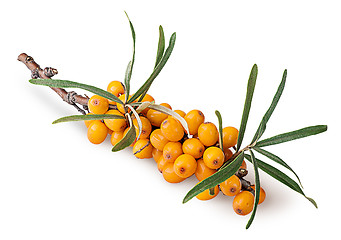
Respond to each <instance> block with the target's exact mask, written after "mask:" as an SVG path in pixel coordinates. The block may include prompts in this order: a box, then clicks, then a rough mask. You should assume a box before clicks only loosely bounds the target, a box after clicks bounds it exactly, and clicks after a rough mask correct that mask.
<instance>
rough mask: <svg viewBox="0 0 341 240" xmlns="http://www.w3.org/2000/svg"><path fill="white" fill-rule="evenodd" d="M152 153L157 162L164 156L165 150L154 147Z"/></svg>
mask: <svg viewBox="0 0 341 240" xmlns="http://www.w3.org/2000/svg"><path fill="white" fill-rule="evenodd" d="M152 155H153V159H154V160H155V162H156V163H158V162H159V160H160V158H161V157H162V156H163V152H162V151H160V150H159V149H157V148H155V147H153V151H152Z"/></svg>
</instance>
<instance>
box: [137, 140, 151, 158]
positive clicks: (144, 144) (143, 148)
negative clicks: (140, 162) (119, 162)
mask: <svg viewBox="0 0 341 240" xmlns="http://www.w3.org/2000/svg"><path fill="white" fill-rule="evenodd" d="M152 151H153V146H152V145H151V144H150V141H149V139H139V140H137V141H136V143H135V144H134V147H133V153H134V155H135V157H137V158H152V156H153V155H152Z"/></svg>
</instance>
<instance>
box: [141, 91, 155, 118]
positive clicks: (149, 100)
mask: <svg viewBox="0 0 341 240" xmlns="http://www.w3.org/2000/svg"><path fill="white" fill-rule="evenodd" d="M141 102H155V100H154V98H153V97H152V96H151V95H149V94H148V93H147V94H146V95H145V96H144V97H143V98H142V100H141ZM148 110H149V108H146V109H144V110H143V111H142V112H141V114H142V115H145V116H146V115H147V112H148Z"/></svg>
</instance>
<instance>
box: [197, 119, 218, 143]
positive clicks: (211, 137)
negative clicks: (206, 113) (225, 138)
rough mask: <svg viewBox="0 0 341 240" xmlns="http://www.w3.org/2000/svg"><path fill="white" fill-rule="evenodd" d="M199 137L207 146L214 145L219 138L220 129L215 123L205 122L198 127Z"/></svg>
mask: <svg viewBox="0 0 341 240" xmlns="http://www.w3.org/2000/svg"><path fill="white" fill-rule="evenodd" d="M198 137H199V140H200V141H201V142H202V144H204V145H205V146H207V147H209V146H212V145H214V144H216V143H217V142H218V140H219V133H218V129H217V127H216V126H215V125H214V124H213V123H211V122H204V123H202V124H200V126H199V128H198Z"/></svg>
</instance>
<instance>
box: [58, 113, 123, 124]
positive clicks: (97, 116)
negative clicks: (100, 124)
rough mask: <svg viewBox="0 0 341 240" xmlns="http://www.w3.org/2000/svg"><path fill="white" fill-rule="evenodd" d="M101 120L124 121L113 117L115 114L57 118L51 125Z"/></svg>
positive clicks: (120, 117)
mask: <svg viewBox="0 0 341 240" xmlns="http://www.w3.org/2000/svg"><path fill="white" fill-rule="evenodd" d="M102 119H124V117H123V116H120V115H115V114H88V115H71V116H66V117H62V118H58V119H57V120H55V121H53V122H52V124H56V123H62V122H73V121H86V120H102Z"/></svg>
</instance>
